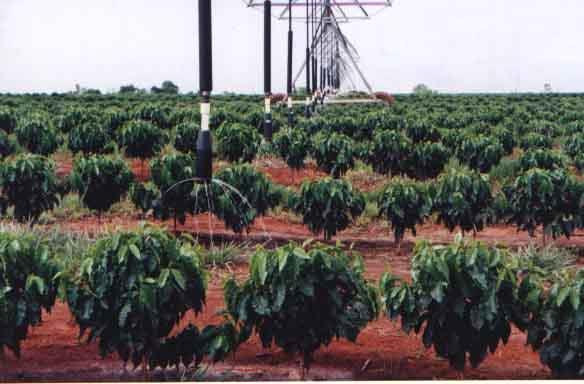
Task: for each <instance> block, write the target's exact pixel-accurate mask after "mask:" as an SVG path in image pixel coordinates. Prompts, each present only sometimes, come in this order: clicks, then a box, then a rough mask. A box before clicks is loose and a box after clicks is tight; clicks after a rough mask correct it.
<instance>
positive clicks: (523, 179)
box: [503, 168, 583, 242]
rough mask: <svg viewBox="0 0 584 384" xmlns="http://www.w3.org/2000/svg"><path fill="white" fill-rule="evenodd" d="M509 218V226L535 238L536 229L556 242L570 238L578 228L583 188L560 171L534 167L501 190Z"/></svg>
mask: <svg viewBox="0 0 584 384" xmlns="http://www.w3.org/2000/svg"><path fill="white" fill-rule="evenodd" d="M503 190H504V192H505V195H506V196H507V200H508V201H509V207H510V212H511V217H510V218H509V220H508V221H509V223H513V224H516V225H517V227H518V229H519V230H523V231H527V232H528V233H529V235H530V236H534V234H535V231H536V229H537V228H538V227H540V226H541V227H543V232H544V238H543V240H544V242H545V239H546V235H550V234H551V235H552V237H553V238H554V239H555V238H556V237H558V236H559V235H564V236H566V237H570V235H571V234H572V233H573V232H574V230H575V229H576V228H577V227H578V226H580V225H581V214H580V212H581V209H582V202H581V199H582V196H583V187H582V185H581V184H580V183H578V182H577V181H576V180H575V179H574V178H572V177H571V176H569V175H568V174H567V173H566V172H565V171H563V170H554V171H548V170H543V169H539V168H534V169H530V170H528V171H526V172H525V173H523V174H522V175H520V176H519V177H518V178H517V179H516V180H515V182H514V183H513V184H511V185H506V186H504V187H503Z"/></svg>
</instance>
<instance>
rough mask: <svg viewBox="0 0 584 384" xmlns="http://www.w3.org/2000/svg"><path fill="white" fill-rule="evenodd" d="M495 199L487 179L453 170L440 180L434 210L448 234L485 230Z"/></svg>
mask: <svg viewBox="0 0 584 384" xmlns="http://www.w3.org/2000/svg"><path fill="white" fill-rule="evenodd" d="M492 200H493V197H492V194H491V186H490V184H489V181H488V177H487V176H484V175H481V174H479V173H476V172H473V171H470V170H468V169H464V168H462V169H450V170H449V171H448V172H446V173H444V174H443V175H441V176H440V177H439V178H438V181H437V184H436V191H435V194H434V198H433V209H434V211H435V212H437V214H438V222H440V223H443V224H444V225H445V226H446V228H448V230H449V231H451V232H452V231H454V229H455V228H456V227H460V229H461V230H462V233H463V234H464V233H465V232H468V231H472V232H473V233H476V232H477V231H482V230H483V228H484V226H485V224H486V223H487V222H488V220H489V217H490V215H491V214H492V213H491V210H490V204H491V202H492Z"/></svg>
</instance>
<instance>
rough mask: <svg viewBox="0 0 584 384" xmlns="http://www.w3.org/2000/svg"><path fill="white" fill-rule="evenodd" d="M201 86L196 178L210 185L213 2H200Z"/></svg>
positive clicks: (211, 168) (211, 158) (211, 169)
mask: <svg viewBox="0 0 584 384" xmlns="http://www.w3.org/2000/svg"><path fill="white" fill-rule="evenodd" d="M199 84H200V88H201V89H200V95H201V130H200V131H199V135H198V137H197V162H196V168H195V176H196V178H197V179H198V180H199V181H201V182H204V183H209V182H210V181H211V178H212V177H213V142H212V138H211V130H210V129H209V120H210V115H211V91H212V90H213V52H212V38H211V0H199Z"/></svg>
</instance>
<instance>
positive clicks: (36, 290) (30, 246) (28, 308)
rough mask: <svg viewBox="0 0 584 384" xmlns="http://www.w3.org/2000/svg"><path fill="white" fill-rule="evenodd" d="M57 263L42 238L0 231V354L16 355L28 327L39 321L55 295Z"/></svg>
mask: <svg viewBox="0 0 584 384" xmlns="http://www.w3.org/2000/svg"><path fill="white" fill-rule="evenodd" d="M57 273H58V266H57V264H56V263H55V262H54V260H52V257H51V255H50V254H49V249H48V247H47V245H46V242H45V241H42V240H39V239H38V238H37V237H36V236H35V235H33V234H30V233H28V234H15V233H9V232H0V354H1V353H2V352H4V348H8V349H10V350H11V351H12V352H13V353H14V354H15V355H16V356H17V357H20V353H21V349H20V343H21V342H22V341H23V340H24V339H25V338H26V336H27V334H28V330H29V327H31V326H37V325H39V324H40V322H41V318H42V310H43V309H44V310H45V311H47V312H50V311H51V308H52V307H53V305H54V304H55V298H56V296H57V288H56V284H55V283H54V281H53V278H54V277H55V276H56V274H57Z"/></svg>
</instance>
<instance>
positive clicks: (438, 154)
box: [406, 141, 450, 180]
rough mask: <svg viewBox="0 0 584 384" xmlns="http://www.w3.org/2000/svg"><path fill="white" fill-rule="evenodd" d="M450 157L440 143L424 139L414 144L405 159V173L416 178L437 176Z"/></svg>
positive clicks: (424, 178) (423, 178)
mask: <svg viewBox="0 0 584 384" xmlns="http://www.w3.org/2000/svg"><path fill="white" fill-rule="evenodd" d="M449 159H450V152H449V151H448V150H447V149H446V147H444V145H442V144H441V143H432V142H429V141H425V142H423V143H418V144H414V147H413V150H412V151H411V152H410V156H409V157H408V159H407V161H406V174H407V175H408V176H409V177H412V178H417V179H422V180H426V179H433V178H435V177H437V176H438V175H439V174H440V173H441V172H442V170H443V169H444V166H445V165H446V164H447V163H448V160H449Z"/></svg>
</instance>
